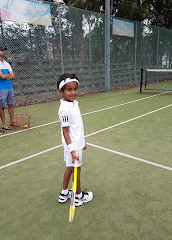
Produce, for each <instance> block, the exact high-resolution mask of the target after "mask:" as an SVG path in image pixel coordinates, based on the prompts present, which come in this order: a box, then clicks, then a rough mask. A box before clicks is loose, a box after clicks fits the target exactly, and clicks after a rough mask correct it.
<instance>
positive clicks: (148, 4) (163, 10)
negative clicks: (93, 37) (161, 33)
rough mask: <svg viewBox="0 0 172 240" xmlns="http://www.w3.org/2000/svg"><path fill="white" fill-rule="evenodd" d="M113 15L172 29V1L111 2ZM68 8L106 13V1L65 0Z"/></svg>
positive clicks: (118, 0)
mask: <svg viewBox="0 0 172 240" xmlns="http://www.w3.org/2000/svg"><path fill="white" fill-rule="evenodd" d="M110 2H111V14H112V15H114V16H116V17H121V18H126V19H130V20H135V21H139V22H147V23H149V24H153V25H156V26H160V27H166V28H169V29H172V17H171V11H172V5H171V0H111V1H110ZM64 3H65V4H66V5H68V6H73V7H77V8H82V9H85V10H89V11H94V12H99V13H105V0H92V1H90V0H64Z"/></svg>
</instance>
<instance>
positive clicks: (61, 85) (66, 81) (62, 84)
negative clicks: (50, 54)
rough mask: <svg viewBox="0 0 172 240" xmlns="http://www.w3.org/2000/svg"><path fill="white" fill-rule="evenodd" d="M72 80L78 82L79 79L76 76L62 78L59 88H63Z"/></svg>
mask: <svg viewBox="0 0 172 240" xmlns="http://www.w3.org/2000/svg"><path fill="white" fill-rule="evenodd" d="M70 82H77V83H78V84H79V82H78V80H77V79H76V78H72V79H71V78H66V79H65V80H62V81H61V82H60V84H59V90H60V89H62V87H64V85H66V84H67V83H70Z"/></svg>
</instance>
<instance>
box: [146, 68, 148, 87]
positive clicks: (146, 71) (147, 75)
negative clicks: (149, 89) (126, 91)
mask: <svg viewBox="0 0 172 240" xmlns="http://www.w3.org/2000/svg"><path fill="white" fill-rule="evenodd" d="M145 71H146V76H145V90H146V84H147V77H148V71H147V70H145Z"/></svg>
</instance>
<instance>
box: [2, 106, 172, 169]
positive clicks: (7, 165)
mask: <svg viewBox="0 0 172 240" xmlns="http://www.w3.org/2000/svg"><path fill="white" fill-rule="evenodd" d="M171 106H172V104H171V105H167V106H165V107H162V108H159V109H156V110H154V111H151V112H148V113H145V114H143V115H140V116H137V117H135V118H132V119H129V120H127V121H124V122H121V123H118V124H115V125H113V126H110V127H107V128H103V129H101V130H99V131H96V132H93V133H90V134H87V135H86V136H85V137H90V136H92V135H94V134H97V133H100V132H103V131H106V130H108V129H110V128H113V127H116V126H119V125H122V124H125V123H127V122H131V121H133V120H136V119H138V118H141V117H143V116H147V115H149V114H151V113H154V112H157V111H160V110H162V109H165V108H167V107H171ZM61 146H62V144H61V145H58V146H55V147H52V148H49V149H47V150H45V151H43V152H39V153H36V154H33V155H31V156H28V157H26V158H22V159H20V160H17V161H15V162H12V163H9V164H6V165H4V166H1V167H0V170H1V169H3V168H6V167H9V166H11V165H14V164H16V163H19V162H22V161H25V160H27V159H30V158H33V157H35V156H38V155H41V154H43V153H45V152H49V151H51V150H54V149H56V148H59V147H61Z"/></svg>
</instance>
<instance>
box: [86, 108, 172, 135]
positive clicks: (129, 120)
mask: <svg viewBox="0 0 172 240" xmlns="http://www.w3.org/2000/svg"><path fill="white" fill-rule="evenodd" d="M168 107H172V104H170V105H167V106H165V107H162V108H159V109H156V110H154V111H151V112H148V113H145V114H142V115H140V116H137V117H134V118H131V119H128V120H126V121H124V122H121V123H117V124H115V125H112V126H109V127H107V128H103V129H101V130H99V131H96V132H93V133H90V134H88V135H86V137H90V136H92V135H95V134H97V133H100V132H104V131H106V130H109V129H111V128H114V127H117V126H120V125H122V124H124V123H128V122H131V121H133V120H136V119H139V118H141V117H144V116H147V115H149V114H152V113H155V112H158V111H160V110H163V109H165V108H168Z"/></svg>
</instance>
